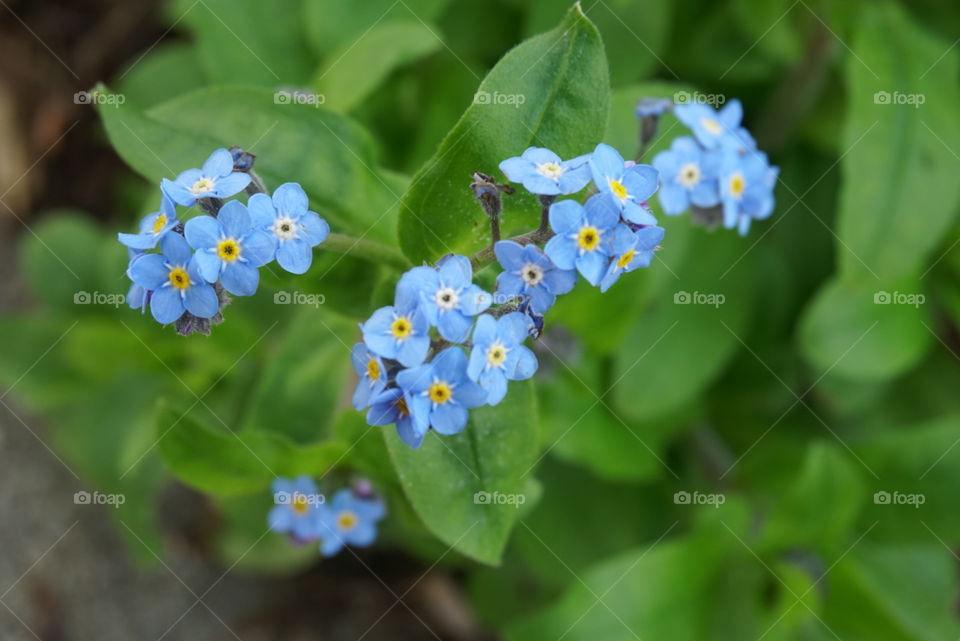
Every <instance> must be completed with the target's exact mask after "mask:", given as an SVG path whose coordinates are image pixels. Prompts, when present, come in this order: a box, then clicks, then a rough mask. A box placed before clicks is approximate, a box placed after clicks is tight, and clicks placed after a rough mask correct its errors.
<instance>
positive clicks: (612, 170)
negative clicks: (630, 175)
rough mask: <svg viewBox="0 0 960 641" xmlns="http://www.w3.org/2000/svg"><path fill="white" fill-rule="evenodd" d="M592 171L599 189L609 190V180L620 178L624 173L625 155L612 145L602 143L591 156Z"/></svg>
mask: <svg viewBox="0 0 960 641" xmlns="http://www.w3.org/2000/svg"><path fill="white" fill-rule="evenodd" d="M590 173H591V174H592V175H593V182H595V183H596V185H597V189H599V190H601V191H608V190H609V189H610V185H609V181H610V180H611V179H613V180H620V177H621V176H622V175H623V156H621V155H620V154H619V153H618V152H617V150H616V149H614V148H613V147H611V146H610V145H605V144H603V143H600V144H599V145H597V148H596V149H594V150H593V155H591V156H590Z"/></svg>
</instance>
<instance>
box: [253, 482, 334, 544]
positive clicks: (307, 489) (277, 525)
mask: <svg viewBox="0 0 960 641" xmlns="http://www.w3.org/2000/svg"><path fill="white" fill-rule="evenodd" d="M323 502H324V500H323V496H322V495H321V494H318V493H317V485H316V483H314V482H313V479H311V478H310V477H309V476H298V477H297V478H295V479H292V480H290V479H284V478H278V479H276V480H275V481H274V482H273V503H274V506H273V507H272V508H270V513H269V514H268V515H267V524H268V526H269V527H270V529H271V530H273V531H274V532H279V533H281V534H289V535H290V536H292V537H293V538H294V540H296V541H298V542H306V541H312V540H314V539H317V538H319V536H320V509H321V507H322V506H323Z"/></svg>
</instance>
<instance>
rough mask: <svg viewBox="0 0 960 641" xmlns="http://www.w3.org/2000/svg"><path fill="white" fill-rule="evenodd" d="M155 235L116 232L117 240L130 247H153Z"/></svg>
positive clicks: (155, 240)
mask: <svg viewBox="0 0 960 641" xmlns="http://www.w3.org/2000/svg"><path fill="white" fill-rule="evenodd" d="M157 238H158V237H157V236H154V235H153V234H150V233H147V234H117V240H119V241H120V243H121V244H123V245H126V246H127V247H129V248H130V249H153V248H154V247H156V246H157Z"/></svg>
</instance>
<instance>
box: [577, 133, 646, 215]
mask: <svg viewBox="0 0 960 641" xmlns="http://www.w3.org/2000/svg"><path fill="white" fill-rule="evenodd" d="M590 171H591V173H592V174H593V182H594V184H596V186H597V189H598V190H599V191H600V193H601V194H604V195H606V197H607V198H608V199H609V200H610V202H611V203H613V204H614V205H615V206H616V208H617V211H618V212H620V213H622V214H623V217H624V218H625V219H626V220H628V221H630V222H632V223H636V224H637V225H656V224H657V219H656V218H654V217H653V214H651V213H650V212H649V211H647V209H646V208H645V207H643V206H642V205H643V203H644V202H645V201H646V200H647V199H648V198H650V196H652V195H653V194H654V192H655V191H657V181H658V176H657V170H656V169H654V168H653V167H651V166H650V165H636V164H635V165H631V166H629V167H628V166H627V165H626V163H625V162H624V160H623V156H621V155H620V154H619V153H618V152H617V150H616V149H614V148H613V147H611V146H610V145H605V144H603V143H600V144H599V145H597V148H596V149H595V150H594V151H593V154H591V156H590Z"/></svg>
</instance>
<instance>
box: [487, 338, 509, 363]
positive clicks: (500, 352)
mask: <svg viewBox="0 0 960 641" xmlns="http://www.w3.org/2000/svg"><path fill="white" fill-rule="evenodd" d="M505 360H507V349H506V348H505V347H504V346H503V345H501V344H500V343H493V344H491V345H490V347H488V348H487V364H489V365H490V366H491V367H500V366H501V365H503V362H504V361H505Z"/></svg>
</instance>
